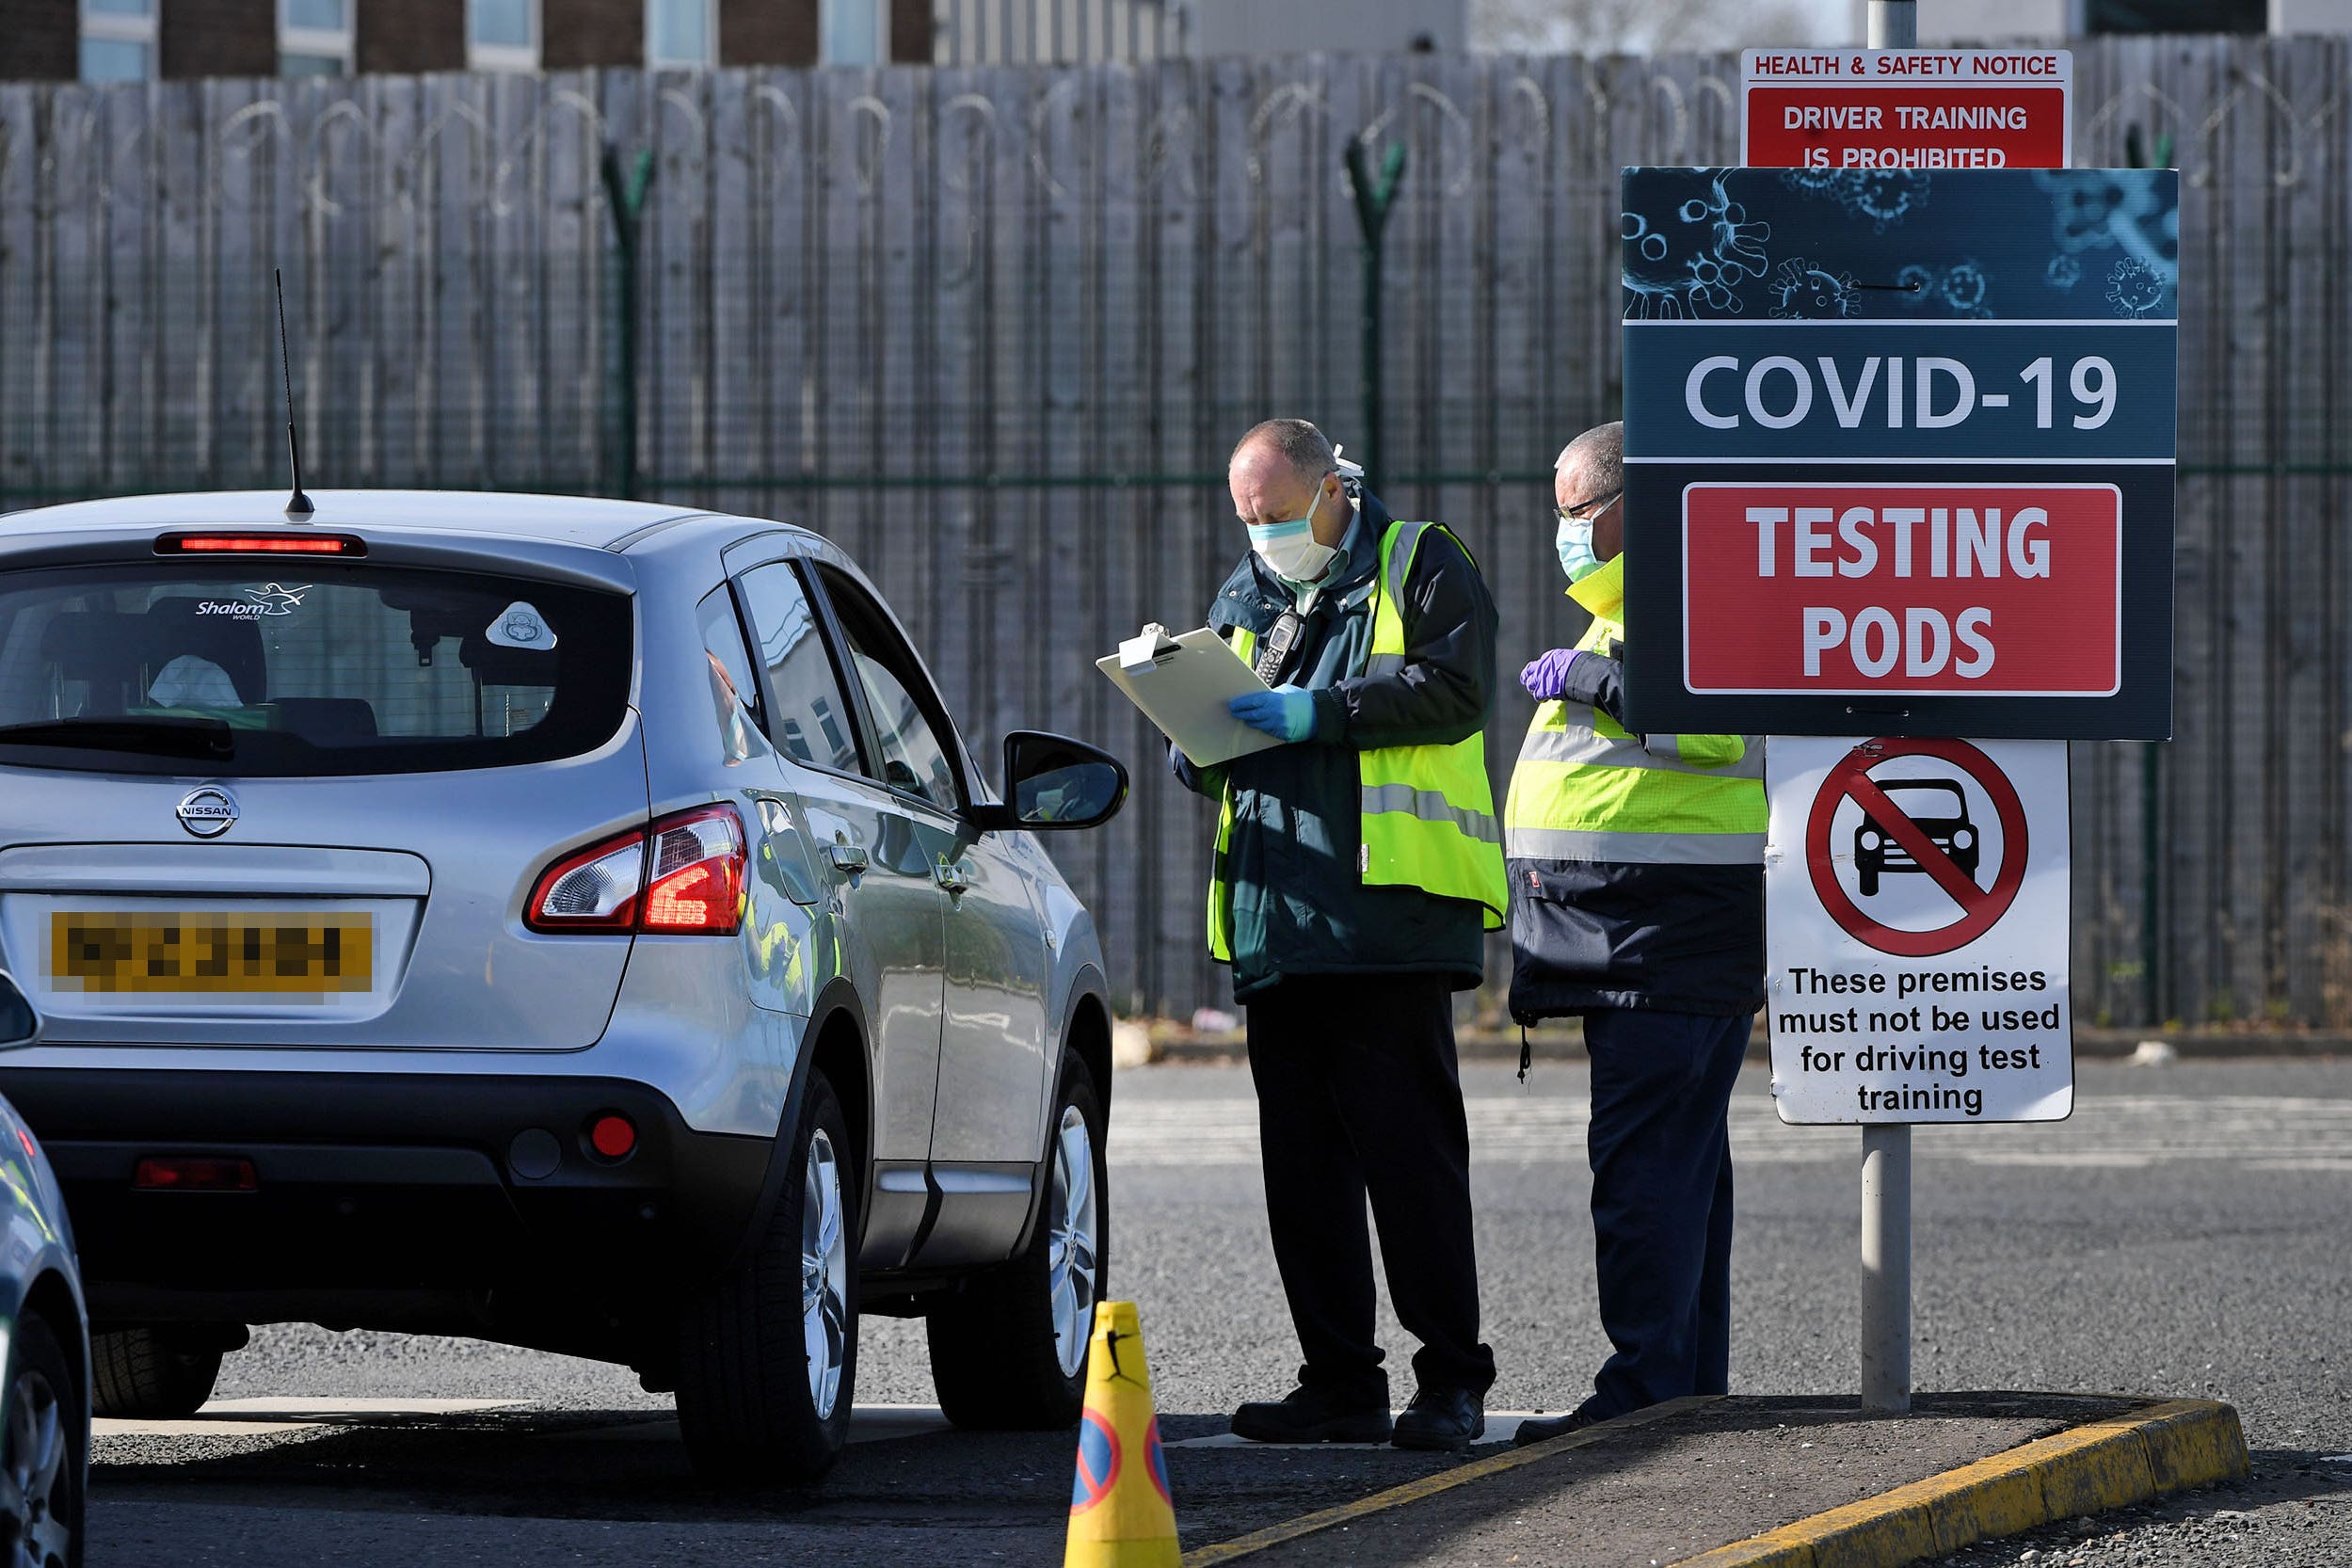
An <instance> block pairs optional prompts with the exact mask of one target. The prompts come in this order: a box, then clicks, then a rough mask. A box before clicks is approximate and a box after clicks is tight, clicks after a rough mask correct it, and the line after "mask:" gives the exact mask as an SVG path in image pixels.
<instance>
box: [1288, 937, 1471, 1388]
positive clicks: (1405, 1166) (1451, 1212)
mask: <svg viewBox="0 0 2352 1568" xmlns="http://www.w3.org/2000/svg"><path fill="white" fill-rule="evenodd" d="M1248 1007H1249V1045H1250V1077H1251V1080H1253V1081H1254V1082H1255V1083H1256V1086H1257V1128H1258V1137H1259V1140H1260V1143H1261V1144H1262V1145H1263V1148H1264V1159H1265V1169H1266V1219H1267V1223H1268V1224H1269V1226H1270V1227H1271V1228H1272V1232H1273V1241H1274V1264H1275V1267H1276V1268H1278V1269H1279V1270H1280V1271H1281V1272H1282V1288H1283V1293H1284V1294H1285V1295H1286V1296H1288V1298H1289V1302H1290V1320H1291V1322H1292V1323H1293V1324H1294V1325H1295V1326H1296V1327H1297V1329H1298V1334H1299V1347H1300V1349H1301V1350H1302V1351H1303V1352H1304V1354H1305V1357H1306V1364H1305V1365H1304V1367H1302V1368H1299V1381H1300V1383H1302V1384H1305V1385H1306V1386H1308V1387H1310V1388H1314V1389H1317V1390H1319V1391H1326V1392H1329V1393H1331V1394H1333V1395H1335V1396H1336V1397H1337V1398H1339V1399H1341V1400H1347V1401H1350V1402H1352V1401H1354V1400H1358V1399H1361V1400H1363V1401H1364V1402H1365V1403H1366V1404H1374V1403H1379V1404H1385V1403H1386V1401H1387V1398H1388V1374H1387V1373H1386V1372H1385V1371H1384V1370H1383V1369H1382V1368H1381V1360H1382V1352H1381V1348H1380V1346H1379V1345H1377V1344H1375V1343H1374V1342H1373V1339H1372V1315H1373V1305H1374V1303H1373V1294H1372V1243H1371V1237H1370V1234H1369V1232H1368V1230H1367V1229H1366V1226H1365V1223H1364V1206H1365V1200H1366V1199H1367V1198H1369V1199H1370V1200H1371V1209H1372V1218H1373V1220H1374V1221H1375V1222H1377V1223H1378V1224H1379V1225H1380V1244H1381V1256H1382V1257H1383V1259H1384V1261H1385V1262H1386V1264H1387V1270H1388V1296H1389V1300H1390V1301H1392V1302H1393V1303H1395V1304H1396V1308H1397V1318H1398V1320H1400V1322H1402V1323H1403V1324H1404V1326H1405V1328H1406V1329H1407V1330H1408V1331H1410V1332H1411V1333H1412V1334H1413V1335H1414V1336H1416V1338H1418V1339H1419V1340H1420V1341H1421V1349H1420V1351H1419V1352H1418V1353H1417V1354H1416V1355H1415V1356H1414V1358H1413V1371H1414V1375H1415V1376H1416V1378H1417V1379H1419V1381H1420V1384H1421V1386H1422V1387H1423V1388H1466V1389H1469V1390H1470V1391H1471V1392H1472V1393H1474V1394H1483V1393H1485V1392H1486V1389H1487V1387H1488V1386H1489V1385H1490V1384H1493V1383H1494V1381H1495V1354H1494V1352H1492V1351H1490V1350H1489V1349H1487V1347H1486V1346H1484V1345H1483V1344H1480V1342H1479V1282H1478V1253H1477V1249H1476V1247H1475V1245H1474V1244H1473V1242H1472V1240H1471V1236H1470V1129H1469V1127H1468V1125H1467V1123H1466V1122H1465V1121H1464V1117H1463V1111H1462V1080H1461V1077H1460V1075H1459V1073H1458V1072H1457V1070H1456V1067H1455V1062H1454V1026H1453V997H1452V985H1451V982H1450V981H1449V979H1448V977H1447V976H1444V975H1415V974H1387V975H1346V976H1339V975H1310V976H1294V977H1291V978H1289V979H1286V980H1284V981H1283V982H1282V983H1281V984H1278V985H1276V986H1275V987H1274V988H1273V989H1272V990H1271V991H1266V992H1261V993H1260V994H1259V995H1257V996H1255V997H1253V998H1251V999H1250V1001H1249V1004H1248Z"/></svg>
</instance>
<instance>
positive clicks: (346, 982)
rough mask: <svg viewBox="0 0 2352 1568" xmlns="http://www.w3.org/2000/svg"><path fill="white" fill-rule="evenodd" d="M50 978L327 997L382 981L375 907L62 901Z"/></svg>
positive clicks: (53, 925)
mask: <svg viewBox="0 0 2352 1568" xmlns="http://www.w3.org/2000/svg"><path fill="white" fill-rule="evenodd" d="M49 980H50V984H52V985H54V986H56V988H57V989H58V990H61V991H83V992H88V993H92V994H102V993H103V994H114V995H125V994H135V993H139V992H171V993H174V994H177V995H182V996H184V995H187V994H188V993H190V992H200V993H204V994H208V995H214V996H256V995H259V996H268V997H272V998H274V999H275V1000H280V1001H299V1000H306V999H315V1000H325V999H326V998H328V997H331V996H343V995H347V994H349V993H351V992H354V991H360V992H364V991H370V990H373V989H374V988H375V984H376V921H375V917H374V916H372V915H368V914H317V913H308V912H304V911H300V910H257V911H254V912H251V913H245V912H232V911H228V910H217V909H206V910H184V911H172V910H142V911H137V912H131V911H124V910H64V909H60V910H56V911H55V912H53V913H52V914H51V915H50V917H49Z"/></svg>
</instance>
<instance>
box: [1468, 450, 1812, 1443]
mask: <svg viewBox="0 0 2352 1568" xmlns="http://www.w3.org/2000/svg"><path fill="white" fill-rule="evenodd" d="M1624 488H1625V483H1624V425H1622V424H1604V425H1601V426H1600V427H1598V428H1597V429H1593V430H1588V431H1587V432H1585V433H1584V434H1583V435H1581V436H1579V437H1577V438H1576V440H1574V441H1572V442H1570V443H1569V445H1568V447H1567V449H1566V450H1565V451H1563V452H1562V453H1560V460H1559V462H1558V464H1557V465H1556V468H1555V471H1554V473H1553V499H1554V500H1555V501H1556V502H1557V503H1558V504H1559V518H1560V527H1559V534H1558V543H1559V550H1560V567H1561V568H1562V569H1563V570H1564V571H1565V572H1566V573H1567V576H1568V583H1569V588H1568V594H1569V597H1570V598H1572V599H1574V600H1576V602H1577V603H1578V604H1580V605H1582V606H1583V607H1584V608H1585V609H1586V610H1588V611H1590V612H1591V613H1592V628H1591V630H1590V631H1588V632H1586V633H1585V635H1584V638H1583V640H1582V641H1580V642H1579V643H1577V645H1576V647H1575V648H1555V649H1553V650H1552V651H1551V652H1549V653H1546V654H1544V656H1543V657H1542V658H1540V659H1537V660H1536V661H1535V662H1534V663H1532V664H1528V667H1527V669H1526V671H1525V672H1524V673H1523V674H1522V676H1521V677H1520V680H1521V683H1522V684H1523V685H1525V686H1526V687H1527V689H1528V695H1530V696H1533V697H1535V698H1536V700H1537V702H1538V703H1539V705H1540V706H1538V707H1537V709H1536V711H1535V720H1534V722H1533V723H1532V724H1531V725H1529V726H1528V736H1527V741H1526V743H1525V744H1524V745H1522V747H1521V748H1520V752H1519V762H1518V766H1517V767H1516V768H1514V769H1513V770H1512V776H1511V795H1510V799H1509V800H1508V802H1507V803H1506V804H1505V806H1504V808H1503V844H1504V849H1505V851H1506V852H1507V853H1508V855H1509V856H1510V861H1511V945H1512V957H1513V965H1512V979H1511V1013H1512V1017H1513V1018H1515V1019H1517V1020H1518V1021H1519V1022H1520V1023H1521V1024H1522V1025H1526V1024H1531V1023H1534V1022H1535V1021H1536V1020H1537V1019H1539V1018H1557V1017H1562V1016H1572V1015H1574V1016H1581V1017H1582V1018H1583V1019H1584V1041H1585V1047H1586V1049H1587V1051H1588V1052H1589V1053H1590V1055H1591V1056H1592V1123H1591V1126H1590V1128H1589V1130H1588V1132H1587V1136H1586V1147H1587V1152H1588V1154H1589V1157H1590V1159H1591V1160H1592V1228H1593V1232H1594V1239H1595V1242H1596V1249H1595V1250H1596V1257H1597V1262H1598V1265H1599V1276H1600V1307H1601V1326H1602V1328H1603V1329H1604V1330H1605V1331H1606V1332H1607V1333H1608V1338H1609V1343H1610V1344H1611V1345H1612V1346H1614V1347H1615V1352H1614V1353H1613V1354H1611V1355H1610V1356H1609V1358H1608V1361H1607V1362H1606V1363H1605V1364H1604V1365H1603V1366H1602V1368H1601V1369H1600V1372H1599V1374H1598V1375H1597V1376H1595V1377H1594V1378H1593V1380H1592V1397H1591V1398H1590V1399H1588V1400H1585V1401H1584V1402H1583V1403H1582V1404H1580V1405H1579V1406H1577V1407H1576V1409H1575V1410H1574V1411H1571V1412H1570V1413H1569V1414H1567V1415H1565V1416H1556V1417H1553V1418H1551V1419H1548V1420H1540V1421H1528V1422H1524V1423H1522V1424H1521V1426H1520V1427H1519V1430H1518V1432H1516V1434H1515V1435H1514V1441H1516V1442H1519V1443H1522V1444H1526V1443H1534V1442H1540V1441H1542V1440H1543V1439H1544V1438H1546V1437H1557V1436H1559V1435H1560V1433H1562V1432H1573V1431H1576V1429H1577V1428H1579V1427H1584V1426H1590V1425H1592V1423H1593V1422H1595V1421H1605V1420H1607V1419H1608V1418H1609V1417H1611V1416H1622V1415H1624V1414H1625V1413H1626V1412H1627V1411H1630V1410H1637V1409H1640V1407H1641V1406H1643V1405H1650V1404H1656V1403H1657V1402H1658V1401H1659V1400H1671V1399H1675V1398H1679V1397H1680V1396H1683V1395H1686V1394H1720V1393H1722V1392H1723V1391H1724V1388H1725V1377H1726V1368H1727V1363H1728V1361H1729V1359H1730V1354H1731V1247H1732V1160H1731V1148H1730V1145H1729V1144H1728V1142H1727V1138H1726V1129H1725V1118H1726V1114H1727V1112H1728V1111H1729V1108H1730V1105H1731V1095H1732V1088H1733V1085H1734V1084H1735V1083H1736V1080H1738V1077H1739V1064H1740V1062H1741V1060H1742V1059H1743V1058H1744V1057H1745V1055H1746V1053H1747V1046H1748V1030H1749V1022H1750V1019H1751V1018H1752V1016H1753V1015H1754V1013H1755V1011H1756V1009H1757V1008H1759V1007H1761V1006H1762V1005H1763V1004H1764V827H1765V807H1764V752H1763V745H1762V742H1761V738H1760V737H1757V736H1753V735H1637V734H1632V733H1629V732H1628V731H1627V730H1626V728H1625V727H1624V724H1623V722H1621V721H1622V720H1623V719H1624V710H1623V708H1622V707H1621V706H1620V702H1619V696H1620V688H1621V684H1622V682H1621V674H1622V670H1621V665H1620V662H1619V661H1620V654H1621V652H1622V649H1623V647H1624V642H1625V640H1626V637H1627V635H1628V632H1627V629H1626V627H1625V624H1624V593H1625V584H1624Z"/></svg>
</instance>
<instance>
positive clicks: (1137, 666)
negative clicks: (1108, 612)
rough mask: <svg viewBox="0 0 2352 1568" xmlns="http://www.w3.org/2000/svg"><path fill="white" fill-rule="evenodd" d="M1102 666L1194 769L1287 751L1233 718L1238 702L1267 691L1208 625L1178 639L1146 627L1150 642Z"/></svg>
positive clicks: (1125, 648)
mask: <svg viewBox="0 0 2352 1568" xmlns="http://www.w3.org/2000/svg"><path fill="white" fill-rule="evenodd" d="M1095 667H1096V669H1098V670H1100V671H1102V673H1103V674H1105V675H1107V676H1109V677H1110V678H1111V683H1112V685H1114V686H1116V687H1118V688H1119V690H1120V691H1122V692H1125V693H1126V694H1127V697H1128V701H1129V702H1132V703H1134V704H1135V706H1136V707H1138V708H1141V709H1142V710H1143V711H1144V717H1145V718H1147V719H1149V720H1151V722H1152V723H1154V724H1156V725H1158V726H1159V727H1160V732H1161V733H1162V734H1164V735H1166V736H1167V737H1168V739H1170V740H1171V741H1174V742H1175V743H1176V749H1177V750H1179V751H1181V752H1183V753H1184V755H1185V756H1186V757H1188V758H1190V759H1192V765H1193V766H1194V767H1200V768H1210V767H1215V766H1216V765H1217V764H1218V763H1220V762H1230V761H1231V760H1233V759H1235V758H1236V757H1246V756H1248V755H1249V754H1250V753H1251V752H1253V751H1266V750H1269V749H1271V748H1272V747H1274V746H1278V745H1280V744H1282V742H1281V740H1280V739H1279V738H1277V737H1275V736H1272V735H1269V734H1267V733H1266V732H1265V731H1264V730H1262V729H1252V728H1250V727H1249V726H1248V725H1246V724H1243V723H1242V722H1241V721H1240V719H1237V718H1235V717H1234V716H1233V715H1232V713H1230V712H1227V711H1226V704H1228V703H1230V702H1231V701H1232V700H1233V699H1234V698H1235V697H1237V696H1242V695H1243V694H1245V693H1249V692H1262V691H1265V690H1267V689H1268V687H1267V685H1266V682H1264V681H1263V680H1259V679H1258V678H1257V672H1256V670H1254V669H1252V668H1250V666H1249V665H1247V664H1243V663H1242V662H1241V656H1240V654H1238V653H1236V652H1234V651H1233V649H1232V648H1229V647H1227V646H1226V644H1225V641H1224V638H1222V637H1220V636H1218V635H1217V633H1216V632H1211V631H1210V630H1209V629H1208V628H1207V627H1205V626H1204V627H1202V628H1201V629H1200V630H1198V631H1196V632H1185V633H1184V634H1183V635H1182V636H1179V637H1171V636H1169V635H1167V634H1166V633H1165V632H1160V631H1159V630H1158V629H1157V628H1150V627H1147V628H1145V629H1144V636H1142V637H1136V638H1132V639H1130V640H1129V641H1128V642H1124V643H1121V644H1120V645H1119V651H1118V652H1117V653H1114V654H1112V655H1111V656H1110V657H1109V658H1107V659H1097V660H1096V661H1095Z"/></svg>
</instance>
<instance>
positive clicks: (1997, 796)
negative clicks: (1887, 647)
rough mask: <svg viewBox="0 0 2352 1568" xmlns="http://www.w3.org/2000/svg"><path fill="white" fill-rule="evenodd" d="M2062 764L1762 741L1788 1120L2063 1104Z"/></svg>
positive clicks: (2050, 749) (2052, 756) (2031, 1110)
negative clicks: (1769, 799) (1767, 799)
mask: <svg viewBox="0 0 2352 1568" xmlns="http://www.w3.org/2000/svg"><path fill="white" fill-rule="evenodd" d="M2066 765H2067V760H2066V746H2065V745H2064V744H2061V743H2057V742H2051V741H1979V742H1974V743H1971V742H1968V741H1956V740H1946V739H1906V738H1902V737H1880V738H1876V739H1863V740H1857V739H1824V738H1818V737H1811V736H1804V737H1799V736H1784V735H1775V736H1773V737H1772V740H1771V743H1770V744H1769V745H1768V747H1767V749H1766V753H1765V779H1766V788H1767V790H1768V793H1769V795H1770V797H1771V817H1770V827H1769V829H1768V836H1767V842H1766V849H1765V870H1764V902H1765V932H1766V954H1765V962H1766V966H1767V986H1766V989H1767V996H1768V1000H1767V1002H1766V1007H1767V1015H1766V1016H1767V1022H1768V1025H1769V1027H1770V1031H1771V1039H1772V1095H1773V1100H1774V1103H1775V1105H1776V1106H1777V1107H1778V1109H1779V1111H1780V1114H1781V1119H1782V1120H1784V1121H1786V1122H1795V1123H1828V1122H1861V1123H1872V1122H1879V1123H1911V1122H2038V1121H2057V1120H2062V1119H2063V1118H2065V1117H2066V1116H2067V1115H2068V1114H2069V1113H2070V1112H2072V1109H2073V1103H2074V1091H2073V1080H2074V1049H2073V1011H2072V1002H2071V1000H2070V998H2069V995H2068V988H2067V955H2068V946H2069V922H2070V919H2071V913H2070V911H2071V905H2070V902H2069V900H2070V895H2069V888H2068V873H2067V867H2068V845H2067V833H2068V823H2067V777H2066Z"/></svg>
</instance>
